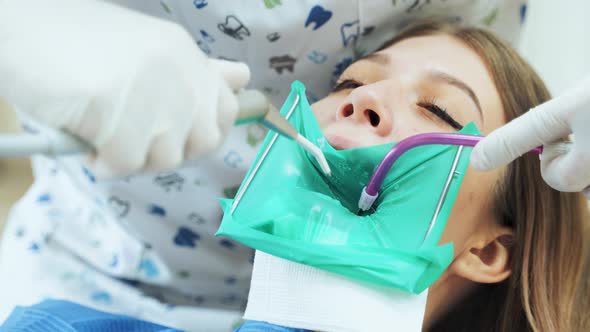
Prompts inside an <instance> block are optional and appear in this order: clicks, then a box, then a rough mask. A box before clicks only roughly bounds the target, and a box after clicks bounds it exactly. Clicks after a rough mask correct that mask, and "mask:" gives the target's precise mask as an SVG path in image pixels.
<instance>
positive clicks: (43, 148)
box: [0, 90, 330, 175]
mask: <svg viewBox="0 0 590 332" xmlns="http://www.w3.org/2000/svg"><path fill="white" fill-rule="evenodd" d="M236 96H237V100H238V105H239V112H238V116H237V120H236V122H235V124H236V125H241V124H244V123H250V122H255V121H258V122H260V123H261V124H262V125H264V126H265V127H267V128H269V129H270V130H272V131H275V132H277V133H278V134H280V135H282V136H285V137H288V138H290V139H292V140H294V141H295V142H297V143H298V144H299V145H301V146H302V147H303V148H304V149H305V150H306V151H308V152H309V153H310V154H311V155H312V156H313V157H314V158H315V159H316V160H317V162H318V163H319V165H320V167H321V169H322V171H323V172H324V173H326V174H328V175H329V174H330V167H329V166H328V162H327V160H326V157H325V156H324V154H323V152H322V151H321V150H320V149H319V148H318V147H317V146H315V145H314V144H313V143H311V142H310V141H309V140H308V139H306V138H305V137H303V136H302V135H301V134H300V133H299V132H297V130H296V129H295V128H294V127H293V126H292V125H291V124H290V123H289V121H288V120H287V119H285V118H284V117H283V116H282V115H281V113H280V112H279V111H278V110H277V109H276V108H275V107H274V106H273V105H272V104H271V103H270V102H269V101H268V99H267V98H266V97H265V96H264V95H263V94H262V93H261V92H260V91H257V90H241V91H239V92H238V93H237V95H236ZM93 150H94V148H93V147H92V146H91V145H90V144H88V143H87V142H85V141H83V140H82V139H80V138H78V137H76V136H74V135H72V134H69V133H67V132H65V131H58V132H57V134H56V135H33V134H2V135H0V158H18V157H28V156H31V155H34V154H44V155H49V156H62V155H71V154H81V153H89V152H92V151H93Z"/></svg>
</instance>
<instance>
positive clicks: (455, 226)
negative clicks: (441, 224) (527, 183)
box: [439, 168, 499, 255]
mask: <svg viewBox="0 0 590 332" xmlns="http://www.w3.org/2000/svg"><path fill="white" fill-rule="evenodd" d="M498 178H499V172H497V171H492V172H475V171H474V170H472V169H471V168H467V173H466V174H465V177H464V178H463V183H462V184H461V188H460V189H459V194H458V195H457V199H456V200H455V204H454V205H453V209H452V211H451V215H450V217H449V220H448V221H447V225H446V227H445V230H444V232H443V234H442V236H441V239H440V241H439V243H440V244H444V243H449V242H453V245H454V248H455V250H454V252H455V255H457V254H458V253H459V252H460V251H461V250H462V249H463V247H464V245H465V243H466V241H467V239H468V238H469V236H470V235H471V234H473V232H474V231H475V230H476V229H477V228H478V227H479V226H480V225H481V224H482V223H487V222H496V221H495V220H494V218H495V216H494V213H493V210H492V208H491V202H492V199H493V193H494V185H495V183H496V182H497V181H498Z"/></svg>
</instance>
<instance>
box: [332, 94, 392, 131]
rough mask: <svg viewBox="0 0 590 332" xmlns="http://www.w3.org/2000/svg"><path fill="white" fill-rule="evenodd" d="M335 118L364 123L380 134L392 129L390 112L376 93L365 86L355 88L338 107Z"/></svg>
mask: <svg viewBox="0 0 590 332" xmlns="http://www.w3.org/2000/svg"><path fill="white" fill-rule="evenodd" d="M337 118H339V119H351V120H354V121H357V122H359V123H361V124H363V125H366V126H368V127H370V128H371V130H373V131H375V132H376V133H377V134H378V135H380V136H386V135H389V133H390V132H391V130H392V127H393V123H392V114H391V111H390V110H388V109H386V108H385V107H384V106H383V104H382V103H381V102H380V100H379V96H377V94H376V93H375V92H374V91H372V90H370V89H368V88H366V87H360V88H356V89H355V90H354V91H352V92H351V94H350V95H349V97H348V98H346V100H345V102H344V103H343V104H342V105H340V107H339V109H338V114H337Z"/></svg>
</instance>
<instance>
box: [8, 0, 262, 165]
mask: <svg viewBox="0 0 590 332" xmlns="http://www.w3.org/2000/svg"><path fill="white" fill-rule="evenodd" d="M249 75H250V74H249V70H248V67H247V66H246V65H245V64H241V63H231V62H226V61H220V60H210V59H208V58H207V57H206V56H205V55H204V54H203V53H202V52H201V51H200V49H199V48H198V47H197V45H196V44H195V42H194V41H193V39H192V38H191V36H190V35H189V34H188V33H187V32H186V31H185V30H184V29H182V28H181V27H180V26H178V25H175V24H173V23H170V22H167V21H164V20H160V19H156V18H152V17H149V16H146V15H143V14H140V13H136V12H133V11H131V10H129V9H125V8H122V7H118V6H115V5H112V4H108V3H103V2H99V1H92V0H52V1H34V0H2V1H0V97H2V98H4V99H6V100H7V101H8V102H9V103H11V104H13V105H14V106H15V107H16V108H17V109H18V110H19V111H22V112H26V113H28V114H30V115H32V116H33V117H35V118H37V119H39V120H40V121H41V122H43V123H45V124H48V125H50V126H52V127H56V128H62V129H64V130H66V131H68V132H70V133H73V134H75V135H77V136H79V137H80V138H82V139H83V140H85V141H87V142H88V143H90V144H91V145H93V146H94V147H95V150H96V154H95V155H93V156H91V158H90V166H91V168H92V169H93V170H94V171H95V172H96V173H97V174H98V175H100V176H113V175H122V174H127V173H131V172H134V171H139V170H155V169H169V168H173V167H175V166H178V165H179V164H180V163H181V162H182V161H183V160H186V159H193V158H198V157H200V156H202V155H204V154H207V153H209V152H211V151H212V150H214V149H215V148H216V147H217V146H219V145H220V144H221V142H222V141H223V139H224V137H225V135H226V133H227V132H228V129H229V128H230V126H231V125H232V123H233V122H234V119H235V117H236V115H237V108H238V106H237V101H236V98H235V96H234V94H233V92H232V90H237V89H239V88H241V87H243V86H244V85H245V84H246V83H247V81H248V80H249Z"/></svg>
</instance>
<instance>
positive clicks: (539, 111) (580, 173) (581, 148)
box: [471, 77, 590, 198]
mask: <svg viewBox="0 0 590 332" xmlns="http://www.w3.org/2000/svg"><path fill="white" fill-rule="evenodd" d="M569 134H573V142H570V143H563V142H562V143H560V142H559V140H560V139H563V138H566V137H567V136H568V135H569ZM539 145H543V154H541V170H542V174H543V179H545V182H547V184H549V185H550V186H551V187H553V188H555V189H557V190H560V191H566V192H578V191H584V193H585V194H586V197H589V198H590V187H589V186H590V77H589V78H588V79H586V80H584V81H583V82H582V83H581V84H580V85H578V86H576V87H575V88H574V89H572V90H570V91H568V92H567V93H565V94H563V95H561V96H559V97H557V98H555V99H552V100H550V101H548V102H546V103H543V104H541V105H539V106H537V107H535V108H533V109H531V110H530V111H529V112H527V113H525V114H524V115H522V116H520V117H518V118H516V119H514V120H512V121H511V122H510V123H508V124H506V125H505V126H503V127H501V128H498V129H496V130H495V131H493V132H492V133H491V134H490V135H489V136H488V137H486V138H485V139H483V140H482V141H481V142H480V143H479V144H477V145H476V146H475V148H474V149H473V152H472V153H471V166H472V167H473V168H474V169H476V170H489V169H492V168H496V167H499V166H502V165H505V164H507V163H509V162H511V161H512V160H514V159H516V158H517V157H519V156H520V155H522V154H524V153H526V152H527V151H529V150H531V149H532V148H534V147H536V146H539Z"/></svg>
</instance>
